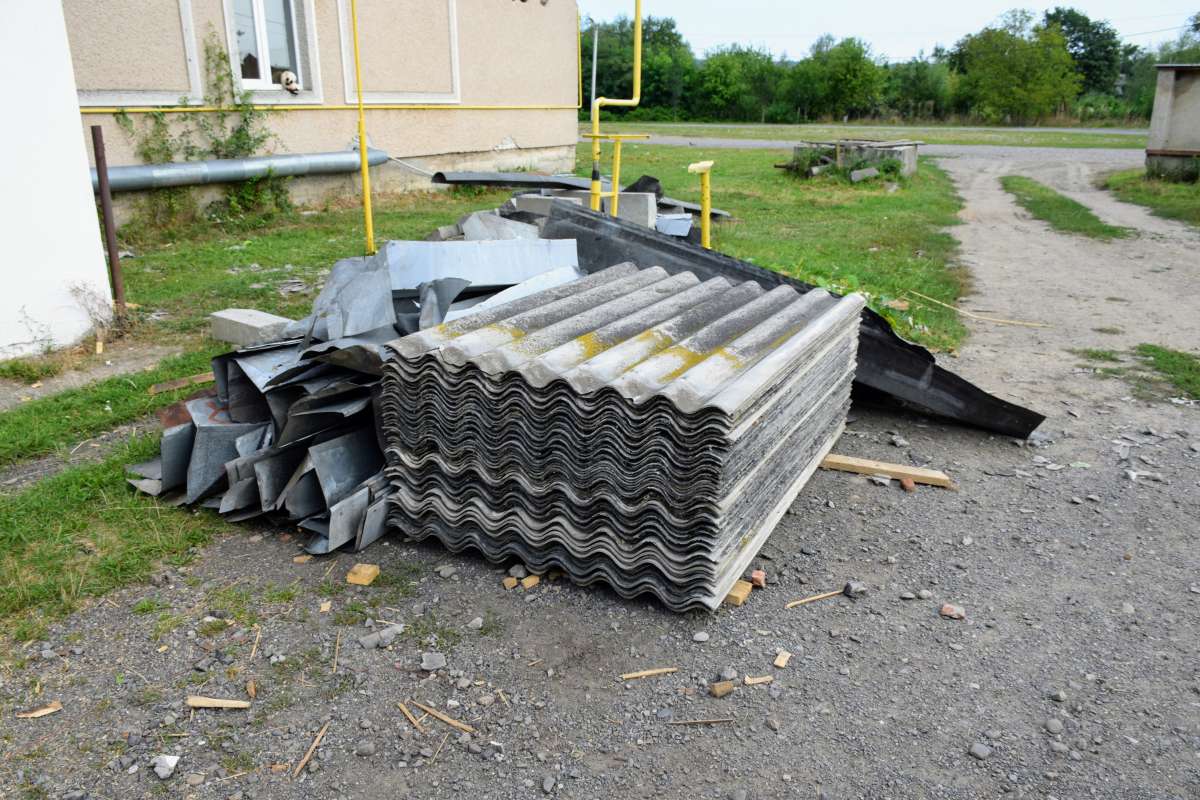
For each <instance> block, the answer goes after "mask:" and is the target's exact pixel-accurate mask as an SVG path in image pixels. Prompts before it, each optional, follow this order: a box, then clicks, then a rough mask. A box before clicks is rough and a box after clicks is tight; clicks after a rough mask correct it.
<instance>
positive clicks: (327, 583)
mask: <svg viewBox="0 0 1200 800" xmlns="http://www.w3.org/2000/svg"><path fill="white" fill-rule="evenodd" d="M376 580H378V578H376ZM344 591H346V584H344V583H342V582H340V581H335V580H334V579H333V578H326V579H325V580H323V581H321V582H320V583H319V584H317V594H318V595H320V596H321V597H337V596H338V595H339V594H341V593H342V592H344Z"/></svg>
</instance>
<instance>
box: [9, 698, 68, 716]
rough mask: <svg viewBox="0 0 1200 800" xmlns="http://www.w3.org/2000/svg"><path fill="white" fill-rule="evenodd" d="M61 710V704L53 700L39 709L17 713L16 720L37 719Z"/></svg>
mask: <svg viewBox="0 0 1200 800" xmlns="http://www.w3.org/2000/svg"><path fill="white" fill-rule="evenodd" d="M62 708H63V705H62V703H60V702H58V701H57V700H55V701H54V702H52V703H48V704H46V705H44V706H42V707H41V708H35V709H32V710H30V711H18V712H17V719H37V718H38V717H46V716H49V715H51V714H56V713H58V712H59V711H62Z"/></svg>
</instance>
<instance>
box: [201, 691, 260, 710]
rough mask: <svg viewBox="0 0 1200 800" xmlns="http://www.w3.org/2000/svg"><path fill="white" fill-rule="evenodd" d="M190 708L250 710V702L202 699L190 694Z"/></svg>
mask: <svg viewBox="0 0 1200 800" xmlns="http://www.w3.org/2000/svg"><path fill="white" fill-rule="evenodd" d="M187 704H188V707H189V708H249V707H250V701H249V700H227V699H225V698H223V697H201V696H200V695H198V694H189V695H188V698H187Z"/></svg>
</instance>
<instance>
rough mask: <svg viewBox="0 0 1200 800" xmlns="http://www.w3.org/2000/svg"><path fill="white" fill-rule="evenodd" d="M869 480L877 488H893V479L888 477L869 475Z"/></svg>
mask: <svg viewBox="0 0 1200 800" xmlns="http://www.w3.org/2000/svg"><path fill="white" fill-rule="evenodd" d="M867 479H868V480H869V481H871V483H873V484H875V485H876V486H891V485H892V479H891V478H890V477H889V476H887V475H868V476H867Z"/></svg>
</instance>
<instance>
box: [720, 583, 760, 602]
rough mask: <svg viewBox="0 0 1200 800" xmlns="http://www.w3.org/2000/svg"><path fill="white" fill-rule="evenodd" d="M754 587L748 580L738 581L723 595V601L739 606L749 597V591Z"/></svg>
mask: <svg viewBox="0 0 1200 800" xmlns="http://www.w3.org/2000/svg"><path fill="white" fill-rule="evenodd" d="M753 589H754V585H753V584H752V583H750V581H738V582H737V583H735V584H734V585H733V588H732V589H730V590H729V594H727V595H725V602H726V604H728V605H731V606H740V605H741V604H742V603H745V602H746V600H747V599H749V597H750V592H751V591H752V590H753Z"/></svg>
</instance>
